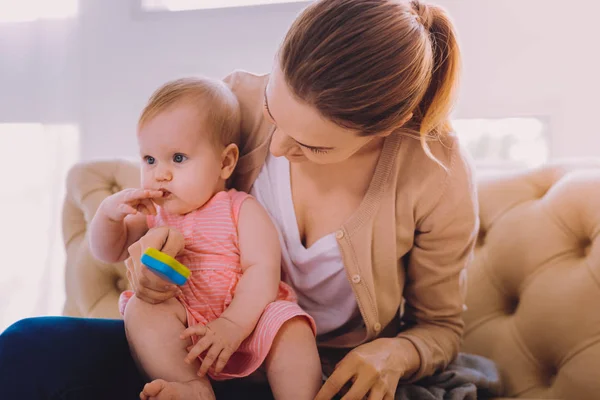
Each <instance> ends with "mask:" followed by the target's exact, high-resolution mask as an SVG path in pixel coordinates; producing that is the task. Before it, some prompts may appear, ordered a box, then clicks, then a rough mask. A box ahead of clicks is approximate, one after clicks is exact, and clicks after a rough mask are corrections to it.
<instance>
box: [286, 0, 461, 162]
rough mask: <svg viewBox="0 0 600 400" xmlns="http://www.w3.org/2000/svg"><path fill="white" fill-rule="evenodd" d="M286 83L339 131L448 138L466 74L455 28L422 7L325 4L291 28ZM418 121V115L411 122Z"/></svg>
mask: <svg viewBox="0 0 600 400" xmlns="http://www.w3.org/2000/svg"><path fill="white" fill-rule="evenodd" d="M279 62H280V66H281V70H282V71H283V73H284V76H285V79H286V82H287V84H288V85H289V87H290V89H291V90H292V92H293V93H294V94H295V95H296V96H297V97H298V98H299V99H300V100H302V101H305V102H306V103H308V104H310V105H312V106H314V107H315V108H316V109H317V110H319V112H320V113H321V114H322V115H323V116H324V117H326V118H328V119H330V120H332V121H333V122H335V123H337V124H338V125H340V126H343V127H346V128H348V129H352V130H356V131H357V132H359V134H360V135H364V136H368V135H374V134H377V133H384V132H389V131H394V130H397V129H398V128H399V127H400V126H402V123H403V122H404V121H406V120H407V118H410V119H409V120H408V122H407V123H406V124H404V126H402V128H403V129H402V130H403V131H404V132H413V134H417V135H418V136H419V138H420V140H421V144H422V147H423V149H424V150H425V152H426V154H427V155H428V156H429V157H430V158H432V159H434V160H435V161H436V162H437V160H436V159H435V157H433V155H432V154H431V151H430V149H429V146H428V145H427V140H428V139H430V138H438V139H441V138H443V137H444V136H445V135H447V134H448V133H450V131H451V130H452V127H451V125H450V120H449V116H450V112H451V109H452V106H453V104H454V101H455V95H456V91H457V86H458V78H459V71H460V51H459V47H458V43H457V39H456V34H455V31H454V27H453V25H452V22H451V20H450V18H449V17H448V15H447V13H446V12H445V11H444V10H443V9H442V8H441V7H438V6H434V5H427V4H425V3H422V2H420V1H417V0H413V1H398V0H320V1H316V2H315V3H313V4H311V5H310V6H309V7H308V8H306V9H305V10H304V11H303V12H302V14H301V15H300V16H299V17H298V18H297V19H296V21H295V22H294V23H293V25H292V27H291V29H290V30H289V32H288V33H287V35H286V37H285V39H284V42H283V44H282V46H281V49H280V52H279ZM411 114H412V116H411Z"/></svg>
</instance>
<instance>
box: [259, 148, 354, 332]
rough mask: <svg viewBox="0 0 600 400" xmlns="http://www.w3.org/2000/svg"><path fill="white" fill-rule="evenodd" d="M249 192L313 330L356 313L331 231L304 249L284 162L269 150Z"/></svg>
mask: <svg viewBox="0 0 600 400" xmlns="http://www.w3.org/2000/svg"><path fill="white" fill-rule="evenodd" d="M250 193H251V194H252V195H253V196H254V197H256V199H257V200H258V201H259V202H260V203H261V204H262V205H263V207H265V208H266V209H267V212H268V213H269V215H270V216H271V219H272V220H273V222H274V223H275V226H276V227H277V231H278V233H279V240H280V242H281V254H282V256H281V259H282V279H283V281H284V282H286V283H288V284H289V285H290V286H291V287H292V288H293V289H294V290H295V291H296V295H297V296H298V303H299V304H300V307H302V308H303V309H304V311H306V312H307V313H308V314H309V315H310V316H312V317H313V318H314V320H315V323H316V325H317V334H318V335H322V334H325V333H329V332H331V331H333V330H335V329H337V328H340V327H341V326H342V325H344V324H346V323H347V322H349V321H350V320H352V319H353V318H355V317H356V316H357V315H359V311H358V305H357V303H356V298H355V297H354V292H353V291H352V287H351V286H350V283H349V281H348V277H347V275H346V271H345V270H344V263H343V260H342V254H341V253H340V249H339V247H338V244H337V241H336V238H335V235H334V233H331V234H329V235H327V236H324V237H322V238H320V239H319V240H318V241H316V242H315V243H314V244H313V245H312V246H310V247H309V248H308V249H307V248H305V247H304V245H303V244H302V241H301V240H300V234H299V232H298V223H297V221H296V212H295V210H294V203H293V200H292V186H291V183H290V163H289V161H288V160H287V159H286V158H285V157H277V158H276V157H274V156H273V155H271V154H269V155H268V157H267V160H266V162H265V165H264V166H263V167H262V169H261V171H260V173H259V175H258V178H257V179H256V181H255V182H254V186H253V187H252V190H251V192H250Z"/></svg>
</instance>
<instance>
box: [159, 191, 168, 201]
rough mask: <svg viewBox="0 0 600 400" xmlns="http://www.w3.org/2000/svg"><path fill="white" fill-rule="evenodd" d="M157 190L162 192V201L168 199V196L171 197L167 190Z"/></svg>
mask: <svg viewBox="0 0 600 400" xmlns="http://www.w3.org/2000/svg"><path fill="white" fill-rule="evenodd" d="M159 190H160V191H161V192H162V194H163V195H162V198H163V199H166V198H168V197H169V196H171V192H169V191H168V190H166V189H159Z"/></svg>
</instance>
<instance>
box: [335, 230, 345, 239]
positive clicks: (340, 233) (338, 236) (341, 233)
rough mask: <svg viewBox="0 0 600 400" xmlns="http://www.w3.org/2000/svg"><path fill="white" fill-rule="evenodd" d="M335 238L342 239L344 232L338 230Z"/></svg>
mask: <svg viewBox="0 0 600 400" xmlns="http://www.w3.org/2000/svg"><path fill="white" fill-rule="evenodd" d="M335 237H336V238H338V239H341V238H343V237H344V231H343V230H341V229H340V230H339V231H337V232H336V233H335Z"/></svg>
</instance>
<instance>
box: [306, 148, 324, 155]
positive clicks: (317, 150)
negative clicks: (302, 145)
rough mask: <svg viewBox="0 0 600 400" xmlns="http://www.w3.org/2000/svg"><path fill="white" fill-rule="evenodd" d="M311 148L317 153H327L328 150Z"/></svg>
mask: <svg viewBox="0 0 600 400" xmlns="http://www.w3.org/2000/svg"><path fill="white" fill-rule="evenodd" d="M309 150H310V151H312V152H313V153H315V154H327V150H323V149H313V148H310V149H309Z"/></svg>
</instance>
